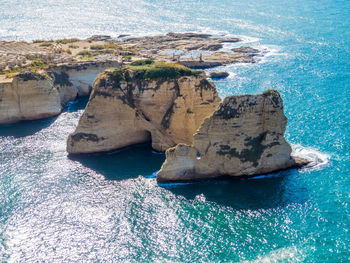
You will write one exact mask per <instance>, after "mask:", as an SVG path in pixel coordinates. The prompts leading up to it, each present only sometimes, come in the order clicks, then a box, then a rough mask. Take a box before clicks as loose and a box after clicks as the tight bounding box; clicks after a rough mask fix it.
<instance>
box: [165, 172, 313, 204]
mask: <svg viewBox="0 0 350 263" xmlns="http://www.w3.org/2000/svg"><path fill="white" fill-rule="evenodd" d="M297 174H298V172H297V170H295V169H294V170H289V171H283V172H279V173H277V174H273V175H267V176H261V177H257V178H250V179H232V180H217V181H215V180H212V181H205V182H200V183H187V184H161V186H163V187H165V188H167V189H168V190H170V191H171V192H173V193H174V194H176V195H181V196H183V197H185V198H186V199H188V200H205V201H206V202H207V201H210V202H215V203H217V204H218V205H223V206H230V207H232V208H234V209H253V210H256V209H261V208H262V209H267V208H276V207H285V206H287V205H288V204H291V203H305V202H306V201H307V199H308V194H307V190H306V189H305V188H304V187H303V186H302V185H300V180H298V179H297V177H298V176H297Z"/></svg>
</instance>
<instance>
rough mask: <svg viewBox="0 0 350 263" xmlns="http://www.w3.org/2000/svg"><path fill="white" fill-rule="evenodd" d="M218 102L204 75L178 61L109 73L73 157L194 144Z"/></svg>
mask: <svg viewBox="0 0 350 263" xmlns="http://www.w3.org/2000/svg"><path fill="white" fill-rule="evenodd" d="M219 103H220V98H219V97H218V94H217V91H216V88H215V86H214V85H213V84H212V83H211V82H209V81H207V80H206V77H205V75H204V74H203V73H201V72H198V71H193V70H190V69H188V68H185V67H184V66H181V65H178V64H175V63H163V62H153V61H150V60H144V61H139V62H137V61H136V62H134V63H133V64H131V65H130V66H125V67H123V68H121V69H111V70H107V71H105V72H104V73H103V74H101V75H100V76H99V77H98V78H97V79H96V81H95V83H94V86H93V90H92V93H91V96H90V99H89V102H88V105H87V107H86V109H85V111H84V113H83V115H82V117H81V119H80V121H79V124H78V127H77V129H76V130H75V132H74V133H72V134H71V135H70V136H69V138H68V141H67V151H68V152H69V153H93V152H103V151H110V150H114V149H118V148H122V147H126V146H129V145H133V144H137V143H143V142H148V141H152V147H153V148H154V149H155V150H157V151H165V150H166V149H167V148H169V147H172V146H174V145H176V144H177V143H180V142H182V143H189V144H191V143H192V142H193V134H194V133H195V132H196V130H197V129H198V128H199V126H200V125H201V123H202V122H203V120H204V119H205V118H206V117H208V116H209V115H211V114H212V113H213V112H214V111H215V109H216V108H217V106H218V105H219Z"/></svg>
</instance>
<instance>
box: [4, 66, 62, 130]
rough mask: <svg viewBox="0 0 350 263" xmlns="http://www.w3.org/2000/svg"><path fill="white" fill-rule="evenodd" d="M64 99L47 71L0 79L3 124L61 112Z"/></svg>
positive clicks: (24, 73)
mask: <svg viewBox="0 0 350 263" xmlns="http://www.w3.org/2000/svg"><path fill="white" fill-rule="evenodd" d="M60 112H61V101H60V94H59V92H58V90H57V89H56V88H55V87H54V85H53V80H52V79H51V78H50V77H49V76H47V75H46V74H40V73H33V72H23V73H20V74H18V75H16V76H15V77H14V78H13V79H8V80H7V81H1V83H0V124H3V123H11V122H16V121H20V120H35V119H41V118H48V117H52V116H55V115H58V114H59V113H60Z"/></svg>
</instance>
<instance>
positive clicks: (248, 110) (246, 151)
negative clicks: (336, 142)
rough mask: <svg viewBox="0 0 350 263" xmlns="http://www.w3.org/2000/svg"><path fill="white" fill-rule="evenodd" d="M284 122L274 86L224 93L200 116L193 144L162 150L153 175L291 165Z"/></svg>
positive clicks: (248, 171) (199, 175) (205, 174)
mask: <svg viewBox="0 0 350 263" xmlns="http://www.w3.org/2000/svg"><path fill="white" fill-rule="evenodd" d="M286 124H287V118H286V116H285V115H284V113H283V102H282V99H281V97H280V95H279V93H278V92H277V91H267V92H265V93H263V94H259V95H241V96H230V97H227V98H225V99H224V101H223V102H222V104H221V105H220V107H219V108H218V109H217V110H216V111H215V112H214V113H213V114H212V115H211V116H210V117H209V118H206V119H205V120H204V122H203V124H202V125H201V127H200V129H199V130H198V132H197V133H196V134H195V135H194V143H193V145H191V146H190V145H186V144H179V145H177V146H176V147H173V148H170V149H168V150H167V151H166V161H165V162H164V164H163V166H162V168H161V169H160V171H159V172H158V174H157V180H158V181H159V182H169V181H186V180H197V179H207V178H215V177H221V176H252V175H257V174H264V173H269V172H273V171H278V170H282V169H286V168H289V167H292V166H295V165H296V162H295V160H294V159H293V158H292V157H291V152H292V149H291V147H290V145H289V144H288V143H287V142H286V140H285V139H284V133H285V129H286ZM302 161H304V160H302ZM298 163H301V161H300V160H299V161H298Z"/></svg>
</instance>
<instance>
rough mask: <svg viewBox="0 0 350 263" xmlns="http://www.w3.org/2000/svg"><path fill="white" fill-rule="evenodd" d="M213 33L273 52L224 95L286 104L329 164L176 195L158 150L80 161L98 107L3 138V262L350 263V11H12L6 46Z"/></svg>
mask: <svg viewBox="0 0 350 263" xmlns="http://www.w3.org/2000/svg"><path fill="white" fill-rule="evenodd" d="M168 31H176V32H179V31H180V32H186V31H195V32H209V33H213V34H226V35H239V36H242V37H244V40H245V42H244V45H250V46H253V47H256V48H259V49H262V50H265V52H266V54H265V57H264V58H262V59H261V61H260V62H259V63H256V64H249V65H232V66H227V67H225V68H224V69H225V70H228V71H229V72H230V73H231V75H230V77H229V78H228V79H226V80H221V81H216V84H217V87H218V89H219V92H220V95H221V96H222V97H225V96H227V95H230V94H244V93H259V92H262V91H264V90H266V89H269V88H274V89H277V90H279V91H280V92H281V94H282V97H283V99H284V103H285V111H286V115H287V116H288V118H289V122H288V128H287V132H286V137H287V139H288V140H289V141H290V142H291V143H292V144H293V147H294V148H295V151H299V152H300V153H301V154H303V155H304V156H309V157H311V158H312V159H313V160H314V162H315V163H318V165H317V166H316V167H314V168H312V169H306V170H302V171H296V170H293V171H288V172H284V173H280V174H278V175H273V176H268V177H264V178H258V179H253V180H242V181H230V182H205V183H201V184H190V185H177V186H167V187H162V186H159V185H157V184H156V181H155V179H154V172H155V171H157V170H158V169H159V167H160V165H161V164H162V162H163V160H164V155H162V154H156V153H154V152H152V150H151V148H150V147H149V146H148V145H141V146H138V147H131V148H128V149H126V150H124V151H121V152H115V153H113V154H108V155H95V156H87V157H75V158H68V156H67V153H66V152H65V140H66V138H67V135H68V134H69V133H70V132H72V131H73V130H74V128H75V126H76V124H77V121H78V119H79V116H80V115H81V113H82V110H83V108H84V105H85V103H86V100H84V99H81V100H79V101H76V102H74V103H71V104H70V105H69V107H68V108H67V110H66V111H65V112H64V113H63V114H61V115H60V116H58V117H57V118H52V119H46V120H42V121H33V122H23V123H19V124H13V125H3V126H0V261H5V262H6V261H8V262H99V261H102V262H152V261H160V262H348V261H349V260H350V253H349V247H350V246H349V242H350V234H349V228H350V227H349V226H350V218H349V186H350V180H349V176H350V155H349V151H350V144H349V140H350V95H349V91H350V1H346V0H344V1H341V0H333V1H332V0H317V1H316V0H306V1H301V0H288V1H287V0H280V1H272V0H265V1H258V0H255V1H253V0H246V1H238V0H231V1H228V0H227V1H226V0H225V1H224V0H221V1H218V0H211V1H209V0H202V1H199V0H197V1H192V0H188V1H164V0H156V1H138V0H129V1H110V0H105V1H97V0H95V1H93V0H82V1H68V0H62V1H53V0H45V1H44V0H28V1H19V0H11V1H10V0H3V1H1V5H0V39H6V40H20V39H24V40H32V39H38V38H47V39H50V38H62V37H88V36H90V35H92V34H110V35H112V36H115V37H116V36H118V35H119V34H122V33H131V34H138V35H147V34H156V33H165V32H168Z"/></svg>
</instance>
